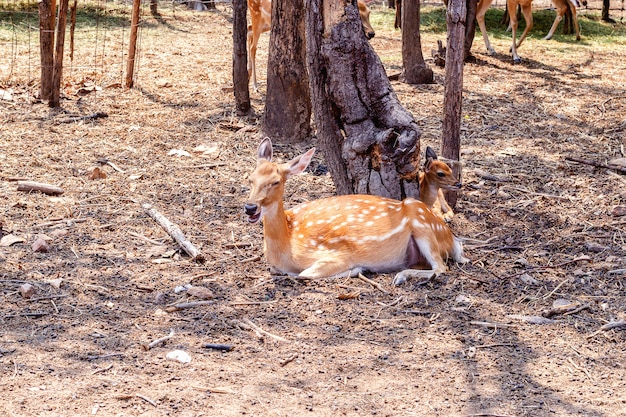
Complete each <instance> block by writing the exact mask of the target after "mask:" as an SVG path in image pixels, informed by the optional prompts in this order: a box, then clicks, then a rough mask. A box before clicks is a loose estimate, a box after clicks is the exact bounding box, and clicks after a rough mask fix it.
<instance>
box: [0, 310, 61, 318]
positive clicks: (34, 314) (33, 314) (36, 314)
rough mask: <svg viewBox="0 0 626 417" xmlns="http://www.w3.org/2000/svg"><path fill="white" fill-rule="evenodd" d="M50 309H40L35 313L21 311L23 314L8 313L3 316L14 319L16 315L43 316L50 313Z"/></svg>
mask: <svg viewBox="0 0 626 417" xmlns="http://www.w3.org/2000/svg"><path fill="white" fill-rule="evenodd" d="M49 314H50V312H49V311H38V312H34V313H21V314H7V315H6V316H2V317H3V318H5V319H12V318H15V317H43V316H47V315H49Z"/></svg>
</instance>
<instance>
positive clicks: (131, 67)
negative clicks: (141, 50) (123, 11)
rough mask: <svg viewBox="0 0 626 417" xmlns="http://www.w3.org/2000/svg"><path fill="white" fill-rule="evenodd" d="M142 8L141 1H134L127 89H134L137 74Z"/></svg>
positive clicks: (127, 68) (127, 67)
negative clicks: (140, 12) (138, 35)
mask: <svg viewBox="0 0 626 417" xmlns="http://www.w3.org/2000/svg"><path fill="white" fill-rule="evenodd" d="M140 6H141V0H133V17H132V19H131V23H130V42H129V46H128V64H127V66H126V88H132V87H133V76H134V74H135V54H136V52H137V28H138V27H139V11H140Z"/></svg>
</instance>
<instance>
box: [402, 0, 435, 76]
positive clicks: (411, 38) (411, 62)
mask: <svg viewBox="0 0 626 417" xmlns="http://www.w3.org/2000/svg"><path fill="white" fill-rule="evenodd" d="M400 80H401V81H402V82H405V83H407V84H431V83H432V82H433V80H434V76H433V70H432V69H430V67H428V65H426V62H425V61H424V56H423V55H422V41H421V36H420V0H404V1H403V5H402V74H401V75H400Z"/></svg>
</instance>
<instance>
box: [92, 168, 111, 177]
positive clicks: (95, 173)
mask: <svg viewBox="0 0 626 417" xmlns="http://www.w3.org/2000/svg"><path fill="white" fill-rule="evenodd" d="M106 177H107V173H106V172H104V171H103V170H102V169H100V168H99V167H94V168H93V169H92V170H91V172H90V173H89V179H90V180H101V179H104V178H106Z"/></svg>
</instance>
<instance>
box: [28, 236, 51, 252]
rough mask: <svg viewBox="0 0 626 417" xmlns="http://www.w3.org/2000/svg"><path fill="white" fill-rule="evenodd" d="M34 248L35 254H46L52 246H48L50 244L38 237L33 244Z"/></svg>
mask: <svg viewBox="0 0 626 417" xmlns="http://www.w3.org/2000/svg"><path fill="white" fill-rule="evenodd" d="M32 248H33V252H42V253H46V252H48V251H49V250H50V246H49V245H48V242H46V240H45V239H44V238H42V237H38V238H37V240H35V241H34V242H33V246H32Z"/></svg>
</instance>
